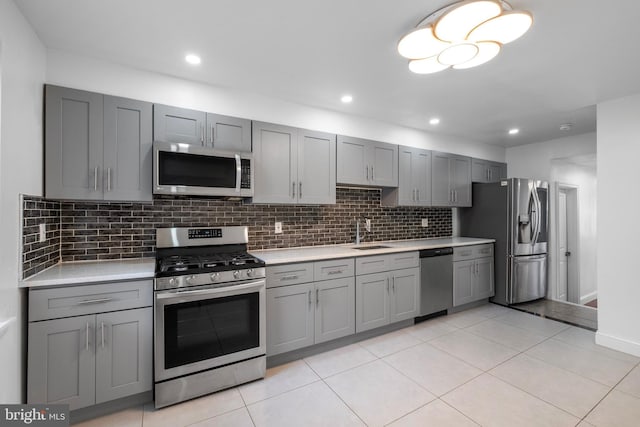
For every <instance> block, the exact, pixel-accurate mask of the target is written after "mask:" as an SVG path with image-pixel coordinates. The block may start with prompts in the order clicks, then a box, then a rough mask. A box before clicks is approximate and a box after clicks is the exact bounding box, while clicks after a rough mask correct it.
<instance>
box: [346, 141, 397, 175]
mask: <svg viewBox="0 0 640 427" xmlns="http://www.w3.org/2000/svg"><path fill="white" fill-rule="evenodd" d="M336 161H337V182H338V184H346V185H366V186H376V187H397V186H398V146H397V145H394V144H387V143H384V142H377V141H369V140H366V139H360V138H353V137H349V136H343V135H339V136H338V141H337V159H336Z"/></svg>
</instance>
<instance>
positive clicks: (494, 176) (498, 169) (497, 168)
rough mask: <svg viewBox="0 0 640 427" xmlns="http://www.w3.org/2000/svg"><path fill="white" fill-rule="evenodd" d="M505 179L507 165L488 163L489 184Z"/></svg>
mask: <svg viewBox="0 0 640 427" xmlns="http://www.w3.org/2000/svg"><path fill="white" fill-rule="evenodd" d="M502 179H507V165H506V164H505V163H494V162H492V163H489V182H496V181H500V180H502Z"/></svg>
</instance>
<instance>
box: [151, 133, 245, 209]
mask: <svg viewBox="0 0 640 427" xmlns="http://www.w3.org/2000/svg"><path fill="white" fill-rule="evenodd" d="M252 162H253V156H252V155H251V153H235V152H231V151H221V150H216V149H213V148H210V147H201V146H196V145H189V144H178V143H173V142H162V141H154V143H153V194H173V195H195V196H222V197H252V196H253V167H252V166H253V165H252Z"/></svg>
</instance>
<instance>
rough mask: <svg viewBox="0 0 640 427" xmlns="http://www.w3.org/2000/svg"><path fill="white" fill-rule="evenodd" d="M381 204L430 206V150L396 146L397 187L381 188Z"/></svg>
mask: <svg viewBox="0 0 640 427" xmlns="http://www.w3.org/2000/svg"><path fill="white" fill-rule="evenodd" d="M381 202H382V205H383V206H431V151H429V150H423V149H420V148H413V147H404V146H399V147H398V187H397V188H383V189H382V200H381Z"/></svg>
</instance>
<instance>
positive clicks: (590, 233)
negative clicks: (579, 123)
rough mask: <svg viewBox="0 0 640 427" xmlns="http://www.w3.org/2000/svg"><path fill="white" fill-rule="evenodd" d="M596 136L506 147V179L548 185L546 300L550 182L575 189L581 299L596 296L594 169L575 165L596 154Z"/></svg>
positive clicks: (552, 274) (552, 279)
mask: <svg viewBox="0 0 640 427" xmlns="http://www.w3.org/2000/svg"><path fill="white" fill-rule="evenodd" d="M596 145H597V144H596V134H595V133H587V134H582V135H575V136H570V137H566V138H559V139H554V140H551V141H544V142H539V143H535V144H527V145H521V146H517V147H511V148H507V150H506V159H507V165H508V175H509V177H522V178H536V179H541V180H545V181H548V182H549V183H550V187H551V191H550V204H549V216H550V224H549V292H548V294H547V295H548V297H549V298H555V297H556V284H557V280H556V260H557V255H556V252H557V251H556V250H555V249H556V239H555V233H556V224H555V222H556V221H555V218H556V214H555V211H556V203H555V198H556V193H555V189H554V185H553V183H555V182H559V183H561V184H572V185H575V186H577V187H578V188H579V189H578V204H579V215H580V224H579V233H580V240H579V243H578V244H579V264H580V266H579V270H580V298H581V299H582V300H583V301H584V302H586V301H587V300H589V299H592V298H594V297H596V296H597V281H596V200H597V197H596V196H597V191H596V169H595V167H593V166H584V165H578V164H576V163H575V162H580V161H583V160H584V159H588V158H589V157H594V156H595V154H596V149H597V147H596Z"/></svg>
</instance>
